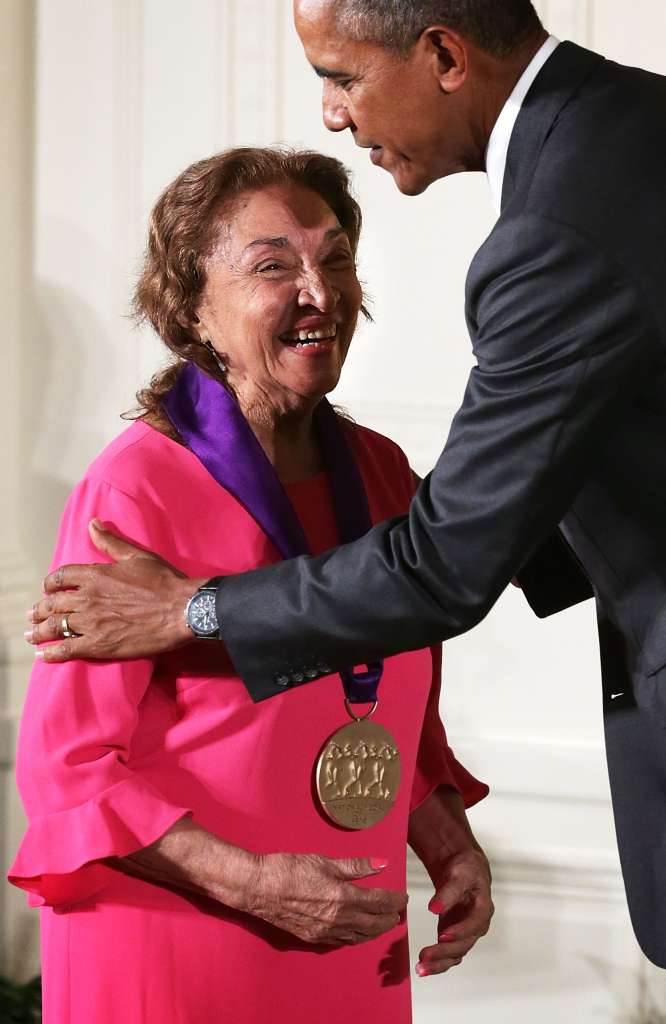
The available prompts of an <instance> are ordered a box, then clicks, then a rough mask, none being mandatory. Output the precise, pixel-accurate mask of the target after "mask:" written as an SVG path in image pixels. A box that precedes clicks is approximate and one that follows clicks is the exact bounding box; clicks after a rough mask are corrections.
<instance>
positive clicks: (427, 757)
mask: <svg viewBox="0 0 666 1024" xmlns="http://www.w3.org/2000/svg"><path fill="white" fill-rule="evenodd" d="M431 651H432V670H433V671H432V685H431V687H430V694H429V695H428V703H427V705H426V710H425V715H424V718H423V727H422V729H421V740H420V743H419V749H418V752H417V756H416V768H415V771H414V782H413V784H412V797H411V804H410V810H412V811H413V810H415V808H417V807H418V806H419V804H422V803H423V801H424V800H425V799H426V798H427V797H429V796H430V794H431V793H432V792H433V790H435V789H437V787H438V786H452V787H453V789H457V790H458V792H459V793H460V795H461V796H462V798H463V800H464V802H465V807H473V806H474V804H477V803H478V802H479V801H480V800H483V798H484V797H486V796H488V793H489V792H490V790H489V788H488V786H487V785H486V784H485V782H480V781H479V780H478V779H476V778H475V777H474V776H473V775H472V774H471V773H470V772H468V771H467V769H466V768H465V767H464V766H463V765H462V764H460V762H459V761H458V760H457V759H456V756H455V754H454V753H453V750H452V749H451V747H450V746H449V744H448V741H447V738H446V732H445V729H444V725H443V724H442V720H441V718H440V714H439V697H440V690H441V676H442V647H441V644H438V645H437V646H435V647H433V648H431Z"/></svg>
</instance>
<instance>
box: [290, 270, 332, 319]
mask: <svg viewBox="0 0 666 1024" xmlns="http://www.w3.org/2000/svg"><path fill="white" fill-rule="evenodd" d="M339 298H340V292H339V291H338V290H337V288H334V287H333V285H332V284H331V282H330V281H329V280H328V279H327V278H326V276H325V275H324V274H315V273H313V274H309V275H308V277H307V280H305V281H303V282H302V284H301V289H300V292H299V295H298V304H299V306H315V308H316V309H318V310H320V311H321V312H322V313H331V312H332V311H333V310H334V309H335V307H336V306H337V304H338V300H339Z"/></svg>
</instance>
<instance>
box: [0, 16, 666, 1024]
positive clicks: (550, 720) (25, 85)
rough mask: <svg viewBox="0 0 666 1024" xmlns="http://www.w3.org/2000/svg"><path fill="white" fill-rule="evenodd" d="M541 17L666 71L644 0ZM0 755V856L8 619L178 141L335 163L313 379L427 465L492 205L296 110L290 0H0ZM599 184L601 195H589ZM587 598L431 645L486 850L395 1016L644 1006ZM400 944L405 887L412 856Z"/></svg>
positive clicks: (514, 615)
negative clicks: (482, 931)
mask: <svg viewBox="0 0 666 1024" xmlns="http://www.w3.org/2000/svg"><path fill="white" fill-rule="evenodd" d="M539 7H540V10H541V12H542V14H543V15H544V17H545V18H546V22H547V24H548V26H549V27H550V28H551V29H552V30H553V31H554V32H555V33H556V34H557V35H559V36H560V38H572V39H575V40H576V41H578V42H580V43H582V44H584V45H589V46H591V47H592V48H593V49H596V50H599V51H601V52H602V53H604V54H606V55H607V56H610V57H613V58H614V59H617V60H620V61H623V62H625V63H633V64H639V65H642V66H644V67H648V68H652V69H654V70H657V71H661V72H664V71H666V61H665V60H664V57H663V38H664V35H665V33H666V13H665V9H664V5H663V3H662V0H634V2H633V3H632V4H631V5H630V6H629V5H627V4H626V2H624V0H547V2H543V3H541V4H540V5H539ZM0 95H2V97H3V102H2V105H1V109H2V114H1V116H2V119H3V121H2V136H1V137H2V140H3V145H2V155H1V157H0V160H1V161H2V162H1V164H0V208H1V212H2V219H1V223H2V226H3V234H4V245H3V246H2V248H1V249H0V261H1V268H0V270H1V272H0V282H2V284H1V293H0V301H1V303H2V320H3V364H2V365H3V378H4V401H3V402H2V403H1V405H0V423H1V426H2V433H3V436H4V439H5V443H4V444H3V445H2V446H1V447H0V471H1V474H2V476H1V479H2V490H1V492H0V517H1V518H0V687H1V688H0V701H1V705H0V706H1V708H2V714H1V717H0V766H1V768H2V772H3V775H2V787H1V788H0V796H1V799H2V804H3V815H2V821H3V825H4V828H3V833H2V846H3V858H4V863H5V864H7V863H8V862H9V860H10V859H11V856H12V853H13V850H14V848H15V846H16V844H17V842H18V839H19V836H20V833H21V829H22V826H23V823H22V817H21V812H20V810H19V806H18V801H17V799H16V797H15V794H14V787H13V784H12V781H11V764H12V751H13V744H14V735H15V727H16V722H17V717H18V715H19V713H20V708H21V704H22V699H23V694H24V690H25V684H26V679H27V676H28V672H29V666H30V653H29V651H28V649H27V648H25V647H24V645H23V643H22V640H21V634H22V631H23V628H24V624H23V613H24V610H25V608H27V607H28V606H29V604H31V603H32V600H33V596H34V594H35V589H36V587H37V584H38V580H39V578H40V576H41V574H42V573H43V570H44V568H45V566H46V564H47V563H48V560H49V557H50V550H51V547H52V544H53V538H54V531H55V528H56V524H57V520H58V516H59V513H60V510H61V508H62V504H63V501H64V498H65V496H66V494H67V492H68V490H69V489H70V488H71V486H72V485H73V483H74V482H75V481H76V480H77V478H78V477H79V476H80V475H81V473H82V472H83V470H84V468H85V466H86V464H87V462H88V461H89V460H90V459H91V458H92V457H93V456H94V455H95V454H96V453H97V452H98V451H99V449H100V448H101V447H102V446H103V445H104V444H105V443H106V442H107V441H108V440H109V439H110V438H111V437H113V436H114V434H115V433H117V432H118V431H119V429H121V423H120V421H119V419H118V414H119V412H120V411H122V410H123V409H126V408H128V407H129V406H130V405H131V404H132V396H133V393H134V391H135V390H136V388H137V387H138V386H139V385H140V384H141V383H142V382H143V381H145V380H146V378H147V376H148V375H149V374H150V372H151V370H152V369H153V368H154V367H155V366H156V365H158V363H159V362H160V361H161V360H162V358H163V354H162V351H161V348H160V345H159V343H157V342H156V341H155V339H153V338H151V337H149V336H148V334H147V333H145V332H141V331H137V330H135V329H134V328H133V327H132V326H131V324H130V323H129V322H128V320H127V311H128V305H129V295H130V291H131V287H132V282H133V281H134V279H135V276H136V273H137V267H138V263H139V259H140V254H141V251H142V245H143V238H144V232H145V223H146V216H147V212H148V210H149V208H150V205H151V203H152V202H153V201H154V199H155V198H156V196H157V193H158V191H159V190H160V189H161V188H162V187H163V186H164V185H165V184H166V183H167V182H168V181H169V180H170V179H171V178H172V177H173V176H174V175H175V174H176V173H177V172H178V171H180V170H181V169H182V168H183V167H184V166H185V165H186V164H188V163H189V162H191V161H192V160H194V159H198V158H200V157H202V156H206V155H209V154H210V153H212V152H214V151H216V150H218V149H221V148H223V147H226V146H229V145H232V144H237V143H270V142H274V141H279V140H285V141H289V142H291V143H294V144H305V145H308V146H315V147H318V148H319V149H322V150H324V151H326V152H330V153H333V154H334V155H337V156H340V157H341V158H342V159H344V160H345V161H346V162H347V163H348V165H349V166H350V167H351V168H352V169H353V170H354V173H355V180H356V187H357V191H358V195H359V198H360V201H361V204H362V206H363V209H364V213H365V237H364V240H363V244H362V250H361V267H362V275H363V278H364V280H365V281H366V282H367V286H368V289H369V291H370V293H371V295H372V296H373V299H374V313H375V324H374V326H370V327H364V328H363V329H362V331H360V332H359V334H358V335H357V338H356V339H355V342H354V345H353V349H352V353H351V355H350V358H349V361H348V364H347V367H346V370H345V375H344V380H343V384H342V385H341V387H340V388H339V390H338V393H337V395H336V397H337V399H338V401H340V402H342V403H343V404H345V405H346V406H347V407H348V408H349V409H350V410H351V411H352V412H353V414H354V415H355V416H356V418H357V419H359V420H360V421H361V422H365V423H367V424H369V425H371V426H375V427H376V428H378V429H380V430H383V431H384V432H386V433H388V434H390V435H391V436H393V437H394V438H395V439H396V440H398V441H399V442H400V443H402V445H403V447H404V448H405V449H406V451H407V452H408V454H409V456H410V458H411V460H412V462H413V465H414V466H415V468H416V469H417V470H419V471H427V470H428V469H429V468H430V467H431V465H432V464H433V462H434V460H435V458H436V456H437V453H438V452H439V450H440V448H441V446H442V443H443V441H444V439H445V437H446V433H447V430H448V426H449V423H450V420H451V416H452V414H453V412H454V411H455V408H456V406H457V403H458V402H459V400H460V398H461V395H462V391H463V387H464V382H465V378H466V375H467V372H468V370H469V367H470V364H471V352H470V348H469V342H468V339H467V334H466V330H465V325H464V318H463V283H464V278H465V272H466V268H467V265H468V263H469V261H470V259H471V257H472V254H473V253H474V251H475V249H476V248H477V247H478V245H479V244H480V243H481V241H482V240H483V238H484V237H485V236H486V234H487V233H488V231H489V230H490V229H491V227H492V224H493V219H494V218H493V212H492V208H491V204H490V198H489V194H488V188H487V182H486V180H485V177H484V176H483V175H464V176H459V177H456V178H452V179H449V180H448V181H444V182H440V183H438V184H437V185H435V186H433V187H432V188H431V189H430V190H429V191H428V192H427V193H426V194H425V195H424V196H421V197H418V198H411V199H408V198H405V197H403V196H400V195H399V194H398V193H397V191H396V190H395V188H394V186H393V184H392V181H391V179H390V178H389V177H388V176H385V175H382V174H381V173H380V172H379V171H378V170H377V169H375V168H372V167H371V166H370V165H369V162H368V160H367V154H365V153H362V152H359V151H357V150H356V149H355V148H354V146H353V143H352V142H351V140H350V139H348V138H346V137H339V138H333V137H332V136H330V135H329V134H328V133H326V132H325V131H324V129H323V127H322V125H321V123H320V115H319V92H318V83H317V81H316V80H315V77H314V75H313V73H312V72H311V70H310V69H309V68H308V66H307V64H306V62H305V60H304V58H303V55H302V53H301V51H300V48H299V44H298V40H297V39H296V38H295V34H294V31H293V28H292V25H291V17H290V5H289V4H288V3H287V0H226V2H225V0H188V2H187V3H182V2H180V0H0ZM610 212H611V211H609V213H610ZM598 676H599V672H598V657H597V650H596V644H595V635H594V613H593V608H592V606H591V604H589V605H588V606H584V607H582V608H578V609H575V610H572V611H570V612H567V613H565V614H562V615H560V616H558V617H556V618H555V619H553V620H550V621H547V622H539V621H537V620H536V619H535V618H534V617H533V616H532V615H531V613H530V612H529V610H528V609H527V607H526V605H525V604H524V602H523V600H522V597H521V595H520V594H518V593H517V592H514V591H513V590H511V591H509V592H507V593H506V594H505V595H504V597H503V598H502V599H501V600H500V602H499V604H498V606H497V607H496V609H495V610H494V611H493V612H492V614H491V615H490V616H489V618H488V619H487V621H486V622H485V623H484V624H483V625H482V626H481V627H479V628H478V629H477V630H475V631H474V632H473V633H472V634H470V635H469V636H466V637H462V638H460V639H458V640H456V641H453V642H451V643H449V644H447V646H446V652H445V677H444V697H443V710H444V713H445V716H446V721H447V726H448V730H449V734H450V737H451V739H452V741H453V744H454V746H455V747H456V748H457V750H458V752H459V753H460V754H461V755H462V756H463V757H464V759H466V761H467V762H468V763H469V765H470V767H471V768H473V769H474V770H476V772H477V773H479V774H480V775H482V776H483V777H484V778H486V779H487V780H488V781H489V782H490V784H491V786H492V789H493V795H492V797H491V798H490V799H489V800H487V801H486V802H485V803H484V805H482V806H481V807H479V808H478V809H475V810H474V811H473V812H472V816H473V823H474V825H475V828H476V829H477V831H478V834H479V836H480V837H481V839H482V840H483V841H484V842H485V844H486V846H487V848H488V851H489V853H490V854H491V856H492V858H493V864H494V870H495V876H496V902H497V906H498V912H497V916H496V920H495V926H494V929H493V933H492V936H491V937H489V938H488V939H486V940H485V941H484V943H483V945H482V947H480V948H479V950H478V951H477V953H476V954H475V955H474V956H473V957H470V958H469V960H468V962H466V963H465V965H464V966H463V968H461V969H459V970H458V971H456V972H452V973H450V974H449V975H447V976H446V977H445V978H442V979H437V980H427V981H419V980H418V979H417V980H415V985H414V990H415V1018H416V1021H417V1022H424V1024H425V1022H430V1021H435V1020H439V1019H440V1017H442V1016H443V1015H444V1014H447V1015H448V1016H449V1019H455V1020H456V1022H457V1024H477V1022H481V1021H486V1020H487V1019H488V1016H489V1014H490V1013H492V1014H493V1016H494V1019H495V1020H498V1021H500V1022H502V1021H505V1020H506V1021H508V1020H511V1021H512V1024H523V1022H524V1024H527V1022H528V1021H529V1022H530V1024H532V1022H533V1020H534V1019H535V1016H536V1015H537V1014H538V1015H539V1018H540V1020H541V1022H542V1024H550V1022H556V1021H559V1020H560V1018H561V1016H562V1015H563V1014H566V1013H569V1015H570V1017H571V1019H573V1020H576V1021H578V1020H580V1021H585V1022H587V1021H590V1022H592V1021H596V1020H598V1021H603V1022H608V1021H615V1020H617V1021H626V1022H627V1024H628V1022H631V1024H643V1022H645V1024H656V1022H657V1020H658V1019H661V1018H658V1017H657V1015H656V1010H655V1011H652V1010H650V1002H651V1000H653V999H658V998H661V997H662V995H663V990H664V988H665V987H666V986H665V985H664V976H663V973H662V972H656V971H652V970H651V969H649V968H648V966H647V965H646V963H645V961H644V959H643V958H642V956H641V955H640V953H639V951H638V949H637V947H636V945H635V942H634V940H633V937H632V934H631V929H630V925H629V923H628V919H627V915H626V910H625V907H624V903H623V897H622V891H621V882H620V878H619V871H618V866H617V860H616V854H615V848H614V838H613V829H612V818H611V812H610V807H609V800H608V785H607V778H606V773H605V764H604V757H603V751H602V738H601V726H600V699H599V696H600V694H599V681H598ZM411 887H412V910H411V914H412V932H413V937H414V941H415V944H418V943H419V942H420V941H421V940H423V942H425V941H430V931H431V930H432V922H431V921H430V920H429V918H428V915H427V914H426V913H425V910H424V907H425V903H426V902H427V898H429V890H428V887H427V885H426V883H425V880H424V878H423V876H422V874H421V873H420V872H419V870H418V867H417V866H416V865H413V866H412V871H411ZM1 906H2V909H3V920H4V931H3V940H4V944H3V949H4V954H3V955H4V961H5V968H6V969H7V970H9V971H11V972H13V973H15V974H17V975H20V976H27V975H28V974H29V973H30V972H31V971H32V970H34V969H35V967H36V963H37V960H36V929H37V925H36V914H35V912H34V911H32V912H30V911H28V910H27V909H25V906H24V900H23V898H22V896H21V895H20V894H18V893H15V892H13V891H10V890H9V889H8V888H7V887H5V891H4V892H3V894H2V905H1Z"/></svg>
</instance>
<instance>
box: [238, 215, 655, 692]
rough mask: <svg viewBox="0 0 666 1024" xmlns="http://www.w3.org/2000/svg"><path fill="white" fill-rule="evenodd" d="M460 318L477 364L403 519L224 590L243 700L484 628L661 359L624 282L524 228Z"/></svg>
mask: <svg viewBox="0 0 666 1024" xmlns="http://www.w3.org/2000/svg"><path fill="white" fill-rule="evenodd" d="M467 308H468V310H469V314H468V317H469V320H470V330H471V334H472V337H473V338H474V342H475V343H474V351H475V356H476V360H477V365H476V366H475V367H474V369H473V370H472V372H471V374H470V377H469V380H468V383H467V387H466V391H465V396H464V400H463V404H462V407H461V409H460V410H459V412H458V413H457V415H456V417H455V419H454V422H453V424H452V427H451V431H450V434H449V438H448V441H447V444H446V447H445V449H444V451H443V453H442V455H441V456H440V458H439V460H438V462H437V465H436V467H435V469H434V470H433V472H432V473H430V474H429V475H428V476H427V477H426V478H425V480H424V481H423V483H422V484H421V486H420V487H419V490H418V492H417V494H416V496H415V498H414V500H413V501H412V504H411V506H410V510H409V514H408V515H407V516H402V517H399V518H396V519H392V520H389V521H387V522H384V523H381V524H379V525H377V526H375V527H374V528H373V529H372V530H371V531H370V532H369V533H367V534H366V535H365V536H364V537H362V538H361V539H360V540H358V541H356V542H355V543H354V544H350V545H346V546H343V547H340V548H337V549H335V550H334V551H332V552H329V553H326V554H324V555H321V556H319V557H317V558H305V557H303V558H298V559H295V560H292V561H289V562H282V563H280V564H279V565H276V566H271V567H269V568H266V569H260V570H256V571H255V572H253V573H249V574H245V575H241V576H237V577H231V578H228V579H226V580H225V581H224V582H223V583H222V585H221V586H220V588H219V592H218V617H219V619H220V622H221V630H222V635H223V637H224V640H225V642H226V644H227V646H228V649H229V653H230V654H231V657H232V659H233V661H234V663H235V666H236V668H237V670H238V673H239V675H240V676H241V677H242V678H243V680H244V681H245V684H246V686H247V688H248V690H249V692H250V694H251V696H252V697H253V699H254V700H261V699H264V698H266V697H270V696H273V695H274V694H277V693H280V692H284V687H285V685H293V683H289V682H285V680H289V679H291V680H293V678H294V675H296V677H297V678H300V677H301V676H302V677H303V678H304V679H311V678H314V677H316V675H317V674H324V670H325V669H327V670H329V671H330V670H331V669H338V668H340V667H342V666H345V665H350V664H360V663H363V662H367V661H368V660H373V659H375V658H378V657H380V656H386V655H390V654H395V653H398V652H400V651H404V650H416V649H418V648H422V647H426V646H431V645H432V644H434V643H436V642H438V641H440V640H443V639H446V638H447V637H452V636H455V635H457V634H460V633H463V632H465V631H466V630H468V629H470V628H471V627H473V626H474V625H476V624H477V623H478V622H480V621H481V620H482V619H483V618H484V617H485V615H486V614H487V613H488V611H489V610H490V608H491V607H492V606H493V604H494V603H495V601H496V600H497V598H498V597H499V595H500V594H501V593H502V591H503V590H504V588H505V587H506V586H507V584H508V583H509V581H510V580H511V578H512V577H513V576H514V575H515V573H516V571H517V570H518V569H520V567H521V566H523V565H525V564H526V563H527V561H528V559H529V558H530V556H531V555H532V553H533V552H534V551H535V550H536V549H537V548H538V546H539V545H540V544H541V543H542V542H543V541H544V540H545V539H546V538H547V537H548V535H549V534H551V533H552V532H553V531H554V530H555V528H556V527H557V524H558V523H559V522H560V520H561V519H562V518H563V516H564V514H565V513H566V511H567V509H568V508H569V506H570V505H571V503H572V501H573V499H574V497H575V496H576V494H577V492H578V490H579V489H580V488H581V486H582V484H583V482H584V480H585V476H586V474H587V473H588V472H589V470H590V467H591V466H592V465H593V463H594V458H595V453H596V451H597V450H598V448H599V446H602V445H606V444H608V443H609V441H610V440H611V438H612V433H613V430H614V429H616V428H617V424H618V422H620V421H621V418H622V414H623V410H624V409H625V408H626V407H627V405H628V404H629V403H631V402H632V400H633V399H634V397H635V395H636V393H637V392H638V390H639V389H640V387H641V384H642V381H643V380H644V378H645V376H646V375H647V374H648V373H649V371H650V368H651V366H652V365H653V364H654V360H655V359H656V356H657V346H658V345H660V344H661V339H660V338H659V337H658V335H657V331H656V329H655V327H654V325H653V324H652V323H651V321H650V319H649V313H648V312H647V311H646V309H645V307H644V304H643V303H642V301H641V297H640V294H639V291H638V288H637V286H636V285H635V283H634V282H633V281H632V280H631V279H630V277H629V276H628V273H627V272H626V271H625V270H624V269H623V268H622V267H621V266H619V265H617V264H616V263H614V262H613V261H612V260H611V259H610V258H609V257H608V256H606V255H605V254H604V253H603V252H601V251H600V250H599V248H598V247H597V246H596V245H594V244H593V243H591V242H590V241H589V240H587V239H585V238H583V237H581V236H580V235H579V234H578V233H577V232H576V231H575V230H574V229H573V228H571V227H568V226H566V225H563V224H559V223H554V222H552V221H548V220H545V219H543V218H539V217H535V216H531V215H522V216H521V217H519V218H515V219H513V220H510V221H508V222H506V223H504V224H502V225H501V226H500V227H498V228H497V229H496V231H495V232H494V233H493V235H492V236H491V239H490V240H489V241H488V242H487V243H486V245H485V246H484V248H483V249H482V250H481V253H480V254H479V255H478V256H477V258H476V260H475V263H474V264H473V267H472V270H471V271H470V276H469V279H468V296H467Z"/></svg>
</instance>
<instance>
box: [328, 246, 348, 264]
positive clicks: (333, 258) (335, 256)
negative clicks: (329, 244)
mask: <svg viewBox="0 0 666 1024" xmlns="http://www.w3.org/2000/svg"><path fill="white" fill-rule="evenodd" d="M353 262H354V257H353V256H352V254H351V253H350V252H345V251H344V250H343V251H341V252H334V253H331V255H330V256H329V257H328V260H327V263H330V264H332V265H333V266H339V267H348V266H349V265H350V264H352V263H353Z"/></svg>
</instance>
